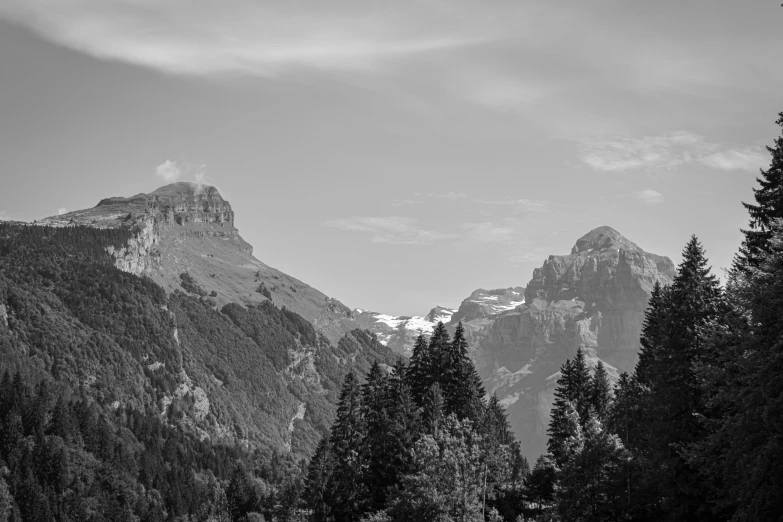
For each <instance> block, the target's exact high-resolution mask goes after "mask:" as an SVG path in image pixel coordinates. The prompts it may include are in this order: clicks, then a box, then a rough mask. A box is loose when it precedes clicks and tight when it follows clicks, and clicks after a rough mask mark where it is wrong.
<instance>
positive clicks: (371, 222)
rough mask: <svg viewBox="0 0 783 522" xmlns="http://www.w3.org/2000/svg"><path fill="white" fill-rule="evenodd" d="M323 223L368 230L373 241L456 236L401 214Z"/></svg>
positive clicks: (402, 241)
mask: <svg viewBox="0 0 783 522" xmlns="http://www.w3.org/2000/svg"><path fill="white" fill-rule="evenodd" d="M323 224H324V225H325V226H328V227H332V228H337V229H340V230H348V231H352V232H369V233H370V234H371V240H372V242H373V243H392V244H397V245H416V244H424V243H432V242H435V241H441V240H444V239H451V238H454V237H457V236H456V234H450V233H442V232H437V231H434V230H427V229H423V228H420V227H419V226H418V225H417V224H416V220H415V219H412V218H408V217H401V216H386V217H358V216H354V217H351V218H344V219H335V220H331V221H326V222H324V223H323Z"/></svg>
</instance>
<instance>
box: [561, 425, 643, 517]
mask: <svg viewBox="0 0 783 522" xmlns="http://www.w3.org/2000/svg"><path fill="white" fill-rule="evenodd" d="M575 431H576V433H575V436H574V439H573V440H572V441H570V444H569V447H568V451H569V458H568V459H566V461H565V463H564V465H563V467H562V469H561V470H560V471H559V472H558V473H557V489H556V490H555V498H556V500H557V501H558V505H557V511H558V512H559V513H560V515H561V517H562V519H563V520H584V521H596V522H598V521H603V520H624V519H626V517H625V515H626V513H625V512H624V511H625V509H624V504H625V503H624V502H623V497H624V496H625V492H626V488H625V481H624V480H623V468H624V467H625V465H626V463H627V462H628V460H629V455H628V452H627V451H626V450H625V448H623V445H622V443H621V442H620V440H619V439H618V438H617V436H616V435H612V434H611V433H609V432H608V431H607V430H606V429H605V428H604V427H603V425H602V424H601V422H600V421H599V420H598V419H596V418H595V417H590V418H589V420H588V421H587V423H586V425H585V428H584V431H582V430H575Z"/></svg>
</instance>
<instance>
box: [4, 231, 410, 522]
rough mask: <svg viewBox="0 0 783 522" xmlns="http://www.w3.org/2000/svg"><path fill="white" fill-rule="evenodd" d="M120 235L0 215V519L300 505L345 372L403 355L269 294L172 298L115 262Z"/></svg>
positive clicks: (182, 514)
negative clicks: (331, 330) (319, 328)
mask: <svg viewBox="0 0 783 522" xmlns="http://www.w3.org/2000/svg"><path fill="white" fill-rule="evenodd" d="M129 234H130V233H129V232H128V231H127V230H124V229H120V230H111V229H109V230H100V229H95V228H90V227H80V226H71V227H64V228H52V227H44V226H35V225H33V226H31V225H24V224H19V223H0V521H3V522H5V521H7V520H14V521H16V520H25V521H27V520H32V521H38V520H41V521H52V520H56V521H67V520H71V521H77V520H78V521H88V520H93V521H101V520H106V521H108V520H183V521H184V520H193V521H196V520H198V521H206V520H226V521H227V520H262V519H266V520H273V519H277V520H291V519H294V517H298V516H300V514H301V509H300V506H299V505H298V502H299V496H300V495H299V492H300V491H301V490H302V488H303V478H304V472H305V471H306V458H307V457H309V456H310V455H312V453H313V451H314V450H315V447H316V445H317V443H318V440H319V439H320V438H321V437H322V436H323V435H324V434H326V433H328V430H329V426H330V425H331V422H332V419H333V417H334V412H335V407H336V403H337V399H338V397H339V393H340V387H341V385H342V382H343V379H344V376H345V374H346V373H347V372H348V371H349V370H351V369H353V370H354V371H356V372H358V373H359V374H362V375H363V374H365V373H366V372H367V371H368V370H369V368H370V366H371V364H372V361H374V360H378V361H380V362H382V363H384V364H388V365H391V364H394V362H395V361H396V360H397V356H395V355H394V354H393V353H392V352H391V351H390V350H388V349H387V348H386V347H384V346H383V345H381V344H380V343H378V341H377V339H376V338H375V337H374V336H373V335H371V334H369V333H367V332H365V331H360V330H355V331H353V332H349V333H348V334H346V335H345V336H344V337H343V338H342V339H340V340H339V343H338V344H337V345H336V346H333V345H332V344H331V343H330V342H329V341H328V340H326V339H325V338H324V337H323V336H322V335H319V334H318V333H317V332H316V330H315V329H314V328H313V326H312V325H311V324H310V323H309V322H307V321H306V320H304V319H303V318H302V317H300V316H298V315H297V314H295V313H293V312H291V311H289V310H286V309H285V308H277V307H276V306H274V305H272V304H271V303H262V304H260V305H256V306H248V307H243V306H239V305H233V304H229V305H226V306H224V307H223V308H221V309H218V308H217V307H216V305H215V303H214V301H213V300H211V299H210V298H209V297H205V296H203V295H201V293H199V292H197V289H192V290H193V291H187V289H185V288H184V286H183V289H184V290H186V292H175V293H174V294H171V295H166V293H165V292H164V291H163V289H162V288H160V287H159V286H157V285H156V284H155V283H153V282H152V281H151V280H149V279H147V278H143V277H137V276H135V275H133V274H128V273H125V272H122V271H120V270H118V269H117V268H115V266H114V264H113V259H112V258H111V257H110V256H109V255H108V254H107V252H106V247H107V246H115V247H116V246H119V245H121V244H123V243H124V242H125V241H127V240H128V238H129V237H130V235H129ZM182 279H183V282H185V281H188V282H189V279H188V278H187V277H184V278H182ZM298 405H300V407H301V405H306V413H304V414H303V415H301V417H300V418H293V419H292V417H293V416H294V415H295V413H296V412H297V406H298Z"/></svg>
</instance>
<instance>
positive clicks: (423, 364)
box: [403, 334, 433, 406]
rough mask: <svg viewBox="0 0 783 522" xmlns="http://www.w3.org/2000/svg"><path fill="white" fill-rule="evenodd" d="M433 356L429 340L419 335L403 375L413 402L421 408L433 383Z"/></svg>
mask: <svg viewBox="0 0 783 522" xmlns="http://www.w3.org/2000/svg"><path fill="white" fill-rule="evenodd" d="M431 370H432V354H431V353H430V347H429V344H428V343H427V339H426V338H425V337H424V334H419V336H418V337H417V338H416V342H415V343H414V345H413V353H412V354H411V359H410V363H409V365H408V368H407V370H406V371H405V373H404V374H403V377H404V379H405V381H406V382H407V384H408V386H409V387H410V389H411V394H412V395H413V400H414V401H415V402H416V404H418V405H419V406H421V405H422V404H423V401H424V395H425V394H426V393H427V390H429V388H430V385H431V384H432V383H433V378H432V375H431Z"/></svg>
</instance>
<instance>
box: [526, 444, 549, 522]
mask: <svg viewBox="0 0 783 522" xmlns="http://www.w3.org/2000/svg"><path fill="white" fill-rule="evenodd" d="M555 474H556V468H555V466H554V464H553V463H552V461H551V459H550V458H549V456H547V455H541V456H540V457H538V460H536V463H535V465H534V466H533V469H532V470H531V471H530V474H528V475H527V476H526V477H525V480H524V488H525V489H524V491H525V499H526V501H527V502H528V504H529V505H530V508H531V509H529V511H530V513H528V514H529V515H531V516H532V517H533V519H534V520H538V518H539V517H541V515H543V513H544V512H545V511H547V510H548V509H549V508H550V507H551V505H552V503H553V502H554V497H555Z"/></svg>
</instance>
